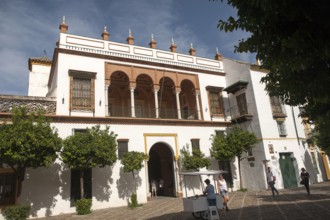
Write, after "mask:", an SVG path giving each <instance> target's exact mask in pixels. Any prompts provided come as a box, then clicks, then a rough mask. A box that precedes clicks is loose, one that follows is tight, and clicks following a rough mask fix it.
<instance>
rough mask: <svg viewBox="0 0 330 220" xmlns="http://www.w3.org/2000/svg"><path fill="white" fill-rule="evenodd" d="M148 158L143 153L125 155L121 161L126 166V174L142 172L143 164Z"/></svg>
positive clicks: (134, 152)
mask: <svg viewBox="0 0 330 220" xmlns="http://www.w3.org/2000/svg"><path fill="white" fill-rule="evenodd" d="M148 158H149V156H148V155H146V154H144V153H142V152H136V151H129V152H127V153H125V154H124V155H123V158H122V160H121V164H122V165H123V166H124V172H125V173H128V172H134V171H139V170H141V169H142V167H143V163H142V162H143V161H144V160H147V159H148ZM133 177H134V175H133Z"/></svg>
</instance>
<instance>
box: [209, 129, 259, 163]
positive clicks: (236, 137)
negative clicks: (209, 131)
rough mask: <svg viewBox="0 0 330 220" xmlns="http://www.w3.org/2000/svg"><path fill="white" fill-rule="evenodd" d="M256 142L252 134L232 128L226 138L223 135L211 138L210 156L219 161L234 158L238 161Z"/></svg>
mask: <svg viewBox="0 0 330 220" xmlns="http://www.w3.org/2000/svg"><path fill="white" fill-rule="evenodd" d="M257 142H258V139H257V137H256V136H255V134H254V133H251V132H248V131H244V130H243V129H241V128H239V127H233V128H232V129H231V131H230V133H229V134H228V135H227V136H225V135H223V134H218V135H215V136H213V140H212V147H211V149H210V154H211V156H212V157H214V158H215V159H217V160H219V161H221V160H229V159H233V158H234V157H238V158H239V159H240V158H241V155H242V153H243V152H247V151H248V150H249V149H251V148H252V147H254V145H255V144H256V143H257Z"/></svg>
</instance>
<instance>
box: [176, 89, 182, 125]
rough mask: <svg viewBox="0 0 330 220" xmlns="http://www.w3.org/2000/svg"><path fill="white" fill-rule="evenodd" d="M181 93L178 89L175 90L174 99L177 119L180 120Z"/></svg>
mask: <svg viewBox="0 0 330 220" xmlns="http://www.w3.org/2000/svg"><path fill="white" fill-rule="evenodd" d="M180 92H181V89H180V88H176V89H175V97H176V106H177V111H178V119H181V109H180V98H179V94H180Z"/></svg>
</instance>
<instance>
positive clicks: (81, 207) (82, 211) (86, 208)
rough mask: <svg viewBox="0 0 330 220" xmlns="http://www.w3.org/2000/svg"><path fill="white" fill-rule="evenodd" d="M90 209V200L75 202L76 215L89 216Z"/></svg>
mask: <svg viewBox="0 0 330 220" xmlns="http://www.w3.org/2000/svg"><path fill="white" fill-rule="evenodd" d="M91 208H92V199H79V200H77V201H76V212H77V214H78V215H87V214H90V213H91V212H92V211H91Z"/></svg>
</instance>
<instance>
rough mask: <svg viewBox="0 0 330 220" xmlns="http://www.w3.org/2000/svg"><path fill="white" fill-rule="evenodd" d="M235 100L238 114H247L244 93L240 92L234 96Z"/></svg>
mask: <svg viewBox="0 0 330 220" xmlns="http://www.w3.org/2000/svg"><path fill="white" fill-rule="evenodd" d="M236 100H237V106H238V110H239V114H240V115H247V114H248V107H247V103H246V96H245V93H242V94H240V95H238V96H236Z"/></svg>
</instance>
